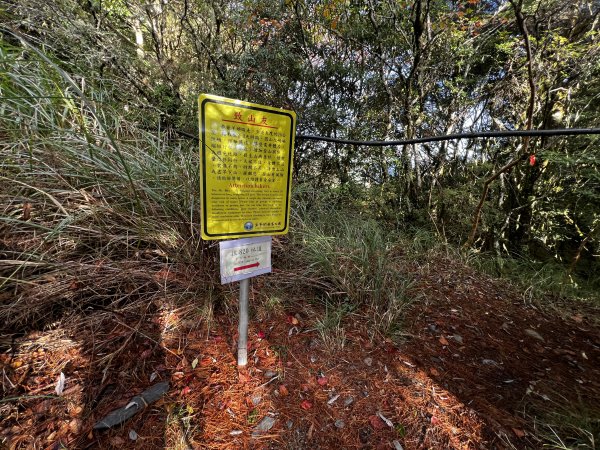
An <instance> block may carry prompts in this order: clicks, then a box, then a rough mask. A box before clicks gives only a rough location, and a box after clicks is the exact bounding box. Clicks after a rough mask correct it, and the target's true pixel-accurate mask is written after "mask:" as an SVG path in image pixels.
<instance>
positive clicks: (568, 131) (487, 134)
mask: <svg viewBox="0 0 600 450" xmlns="http://www.w3.org/2000/svg"><path fill="white" fill-rule="evenodd" d="M579 134H600V128H560V129H555V130H507V131H481V132H478V133H457V134H445V135H441V136H430V137H421V138H414V139H403V140H400V141H355V140H352V139H338V138H332V137H327V136H314V135H310V134H298V135H296V139H300V140H306V141H324V142H335V143H338V144H350V145H367V146H371V147H385V146H390V145H409V144H422V143H424V142H439V141H450V140H454V139H472V138H493V137H509V136H573V135H579Z"/></svg>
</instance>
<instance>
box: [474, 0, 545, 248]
mask: <svg viewBox="0 0 600 450" xmlns="http://www.w3.org/2000/svg"><path fill="white" fill-rule="evenodd" d="M509 1H510V4H511V5H512V7H513V9H514V10H515V17H516V22H517V26H518V27H519V31H520V32H521V34H522V35H523V41H524V44H525V53H526V55H527V79H528V82H529V104H528V106H527V116H526V120H527V122H526V125H525V129H526V130H531V129H532V127H533V112H534V107H535V97H536V92H537V91H536V86H535V78H534V75H533V56H532V52H531V42H530V41H529V32H528V31H527V24H526V23H525V16H524V15H523V11H522V7H523V0H519V1H518V3H515V0H509ZM530 139H531V137H530V136H523V145H522V147H521V150H520V151H519V153H518V155H517V156H516V157H515V158H514V159H512V160H511V161H510V162H509V163H508V164H506V165H505V166H504V167H502V168H500V170H498V171H497V172H496V173H494V174H493V175H492V176H491V177H489V178H488V179H487V180H485V183H484V185H483V192H482V193H481V198H480V199H479V203H478V204H477V208H475V215H474V217H473V226H472V228H471V233H470V234H469V238H468V239H467V242H465V244H464V247H465V248H469V247H471V246H472V245H473V242H474V241H475V236H476V234H477V227H478V226H479V221H480V219H481V210H482V209H483V205H484V203H485V198H486V197H487V195H488V193H489V191H490V185H491V184H492V183H493V182H494V181H495V180H496V179H498V177H499V176H500V175H501V174H503V173H504V172H508V171H509V170H510V169H512V168H513V167H514V166H516V165H517V164H518V163H519V161H521V160H523V158H524V157H525V156H526V155H527V152H528V150H529V141H530Z"/></svg>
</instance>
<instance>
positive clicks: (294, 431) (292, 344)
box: [0, 261, 600, 449]
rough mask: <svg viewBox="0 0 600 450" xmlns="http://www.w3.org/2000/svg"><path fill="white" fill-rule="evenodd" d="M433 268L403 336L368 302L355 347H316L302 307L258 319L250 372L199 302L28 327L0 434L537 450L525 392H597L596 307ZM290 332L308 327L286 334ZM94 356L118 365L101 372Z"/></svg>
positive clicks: (8, 359) (76, 439) (59, 439)
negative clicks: (581, 307)
mask: <svg viewBox="0 0 600 450" xmlns="http://www.w3.org/2000/svg"><path fill="white" fill-rule="evenodd" d="M428 267H429V268H430V269H428ZM428 267H427V266H426V267H421V268H419V269H418V270H417V269H415V274H416V276H417V277H418V282H417V283H415V285H414V286H413V287H412V288H411V289H412V292H411V295H413V296H417V295H420V296H422V297H424V298H426V299H427V301H425V302H420V303H416V304H415V305H414V306H413V308H412V309H411V310H409V311H408V313H407V317H406V319H405V322H404V323H405V324H406V325H405V329H404V330H403V332H404V334H405V336H407V337H406V338H404V339H403V341H401V342H398V343H396V344H390V343H381V345H379V344H377V343H373V339H372V335H371V330H370V329H369V328H368V326H367V325H366V324H365V321H364V320H361V319H360V311H357V312H356V313H355V314H353V315H352V317H350V318H348V319H347V320H346V321H345V323H344V326H345V334H346V337H347V342H346V345H345V346H344V347H343V348H342V349H341V350H339V349H338V350H337V351H336V352H335V353H332V352H329V350H328V349H327V348H326V346H324V345H317V346H314V345H311V344H312V343H313V342H315V340H316V341H317V342H319V341H318V339H319V335H318V333H317V332H316V331H315V330H314V328H311V320H314V318H317V317H319V316H320V315H321V314H322V313H323V311H322V310H320V309H319V307H318V305H315V304H308V303H307V304H305V305H302V306H301V307H300V308H301V309H298V308H299V307H298V305H295V309H293V310H288V311H283V312H281V315H277V314H272V315H271V316H270V317H269V319H268V321H266V320H263V321H262V323H260V324H252V323H251V325H250V326H251V330H250V333H249V338H250V339H249V340H250V342H249V355H252V358H249V359H250V364H249V365H248V367H247V368H246V369H244V370H238V369H237V367H236V363H235V361H236V357H235V336H236V331H237V323H236V317H235V316H233V317H232V316H231V315H227V314H216V315H215V320H214V321H213V322H211V323H210V326H209V327H208V326H207V327H206V328H203V327H200V328H199V327H198V319H197V317H196V318H195V319H194V320H188V321H186V320H185V318H186V317H187V316H188V315H189V314H190V312H191V311H193V310H195V308H196V307H195V305H193V304H190V306H189V308H188V307H187V306H185V307H184V309H182V310H173V311H172V312H169V313H168V314H165V313H164V312H163V311H164V310H161V309H160V308H155V309H150V310H149V312H148V313H146V312H143V313H142V314H148V315H147V316H145V320H144V321H143V322H140V318H139V316H136V315H134V314H129V315H125V316H124V317H121V318H119V321H116V320H113V319H112V318H111V317H112V316H111V315H107V314H106V313H105V312H95V313H92V314H91V316H93V317H94V319H93V320H94V324H93V326H92V323H91V322H90V321H82V322H81V323H80V325H78V326H77V328H75V329H77V330H79V331H78V334H77V339H73V337H74V335H72V334H69V333H68V332H66V331H64V330H65V329H62V331H61V329H60V327H57V328H55V329H54V330H48V331H43V332H35V333H31V334H29V335H26V336H24V337H22V338H19V339H18V340H17V344H18V347H17V348H18V350H17V351H16V352H14V351H7V352H5V353H3V354H2V355H0V356H1V359H0V363H1V364H2V369H3V370H4V373H5V374H6V379H7V380H10V382H9V381H3V383H4V384H3V386H4V393H5V396H6V397H15V398H18V400H14V401H6V402H4V403H3V404H1V405H0V407H1V408H2V409H1V412H2V414H3V416H4V417H5V418H6V419H5V420H4V422H3V423H2V424H1V425H0V437H1V438H2V439H4V442H6V443H8V444H9V445H12V446H13V447H14V448H26V447H33V446H40V447H41V446H42V445H44V446H49V445H55V446H56V445H59V443H61V444H62V445H64V446H69V447H73V448H75V447H85V446H90V445H92V444H94V443H95V445H96V446H104V445H113V446H120V447H128V446H131V447H133V446H135V445H138V444H137V443H138V442H143V445H144V448H157V449H159V448H165V447H171V446H173V445H174V443H175V442H176V441H178V439H179V440H183V441H187V442H189V447H191V448H194V447H199V446H202V448H208V449H225V448H248V447H250V446H251V444H250V440H251V439H253V440H254V441H255V442H256V443H257V444H256V445H258V446H259V447H261V446H264V447H265V448H289V447H293V448H324V449H326V448H357V447H365V446H367V447H374V448H396V449H398V448H401V449H417V448H423V447H429V448H456V449H469V448H474V447H479V448H493V447H499V448H502V447H505V446H506V440H508V442H510V446H512V447H514V448H517V449H524V448H536V447H539V445H540V441H539V439H537V438H536V437H535V427H534V422H533V419H532V416H530V415H528V414H527V411H525V409H524V408H523V398H524V396H525V395H526V394H525V393H526V391H528V390H529V391H530V392H531V393H530V395H529V396H527V401H528V403H527V408H529V410H528V411H529V412H530V413H531V414H539V413H543V412H545V411H548V407H549V406H548V404H549V403H550V401H549V400H545V399H551V398H552V395H553V394H554V393H556V392H560V393H561V395H562V396H563V398H564V401H565V402H571V403H575V402H576V401H577V399H579V398H587V399H597V398H600V395H599V393H600V381H599V380H600V369H599V368H598V367H597V363H596V362H597V361H598V360H600V354H599V350H598V345H597V343H598V342H600V331H599V330H598V328H597V326H595V325H594V324H593V323H589V322H588V321H587V319H586V317H587V316H586V315H585V314H579V313H577V314H574V315H573V317H575V319H569V318H565V319H563V318H560V317H556V316H552V315H550V314H543V313H542V312H540V310H539V309H536V308H533V307H527V306H526V305H523V302H521V301H519V293H517V292H514V291H513V289H512V288H511V287H510V286H507V285H506V284H503V283H501V282H498V281H496V280H492V279H489V278H487V277H485V276H482V275H478V274H474V273H473V271H471V269H469V268H466V267H460V266H458V265H456V264H454V263H453V264H449V263H448V262H447V261H434V262H433V263H431V264H430V265H429V266H428ZM434 267H446V268H447V269H445V270H444V272H443V273H441V272H440V270H433V268H434ZM176 272H177V271H170V273H176ZM261 283H262V282H257V283H256V285H255V286H256V287H255V289H256V291H255V294H256V293H260V292H261V290H260V289H263V288H264V287H263V286H261ZM309 294H310V293H309V292H307V293H304V294H303V295H309ZM236 300H237V299H236V298H234V297H232V298H231V299H230V300H229V301H230V302H231V304H235V302H236ZM144 308H145V306H144ZM144 308H142V307H141V305H140V309H139V311H145V309H144ZM311 318H313V319H311ZM65 323H66V322H65ZM255 325H256V329H252V328H253V326H255ZM259 325H260V326H259ZM290 327H292V328H293V327H296V328H297V330H298V332H297V333H292V334H289V330H290ZM533 328H535V330H534V329H533ZM261 329H268V330H269V333H268V336H264V337H263V335H262V333H260V330H261ZM132 330H133V331H132ZM135 330H138V331H139V332H137V331H135ZM519 330H520V333H519ZM526 330H531V331H535V333H536V334H538V335H539V336H540V337H541V336H543V340H541V339H539V338H538V337H537V336H534V335H533V333H531V332H529V331H526ZM252 336H254V337H253V338H252ZM446 337H448V338H446ZM148 338H151V339H152V340H149V339H148ZM442 338H443V339H442ZM92 342H96V347H94V346H92V345H91V343H92ZM98 342H100V343H101V344H100V345H98V344H97V343H98ZM157 343H160V344H159V345H157ZM440 344H441V345H440ZM92 348H93V349H94V350H93V351H92V350H91V349H92ZM116 348H119V349H120V351H119V353H118V354H114V356H113V353H111V352H114V351H115V349H116ZM273 349H277V351H276V352H275V351H274V350H273ZM41 350H43V352H41ZM149 350H151V351H149ZM141 355H143V357H141ZM102 358H104V359H102ZM109 358H112V359H109ZM365 360H366V361H368V362H372V361H377V364H366V363H365ZM99 361H102V362H103V363H106V362H110V364H109V365H108V367H109V370H108V371H106V372H104V373H106V375H107V376H106V378H105V380H104V381H102V379H103V378H104V373H103V370H102V367H103V366H101V365H100V364H99ZM188 361H191V363H190V362H188ZM104 367H106V366H104ZM267 371H273V372H276V373H277V374H280V380H279V382H278V383H277V384H273V383H271V384H268V385H266V386H265V378H264V376H263V375H262V374H264V373H266V372H267ZM56 373H63V374H64V377H65V380H66V379H68V380H69V383H68V386H64V387H63V391H62V394H63V395H62V397H61V399H57V398H53V395H54V394H57V393H58V392H57V391H55V389H57V388H58V383H57V379H56ZM323 373H327V376H326V377H324V376H322V374H323ZM323 378H325V380H323ZM150 379H152V381H151V382H150V383H148V380H150ZM141 380H146V382H145V383H144V382H143V381H141ZM156 380H163V381H169V382H170V389H169V391H168V393H167V394H166V395H165V396H164V397H163V398H161V399H160V400H158V401H157V402H156V403H155V404H154V405H153V407H152V408H143V410H142V411H140V412H139V414H136V415H135V416H134V417H133V418H131V419H130V420H129V422H128V425H127V428H126V429H124V428H123V427H115V429H109V430H105V431H93V432H91V431H90V430H91V427H92V425H93V424H94V423H95V422H97V421H98V420H100V419H101V418H102V417H104V416H105V415H106V414H108V413H109V412H110V411H112V410H114V409H115V408H123V407H126V406H127V404H128V403H130V401H129V399H131V398H132V397H135V396H136V395H140V394H141V393H142V392H144V390H146V389H148V388H149V387H150V385H151V384H152V382H155V381H156ZM572 380H578V381H577V383H574V382H573V381H572ZM58 381H60V378H59V380H58ZM324 381H325V382H324ZM283 383H285V384H283ZM257 395H259V396H260V399H261V400H260V402H258V404H255V402H253V399H254V398H256V396H257ZM35 396H40V397H39V398H37V397H35ZM333 399H335V400H333ZM337 399H341V400H340V401H336V400H337ZM592 406H593V405H592ZM132 409H133V407H132ZM524 412H525V413H524ZM17 417H18V418H19V419H18V420H17ZM168 417H175V418H177V419H176V420H168ZM119 428H120V429H119ZM128 430H132V431H133V430H135V431H134V432H135V433H136V436H137V438H136V440H131V435H130V434H129V432H128ZM257 431H258V432H257ZM261 448H262V447H261Z"/></svg>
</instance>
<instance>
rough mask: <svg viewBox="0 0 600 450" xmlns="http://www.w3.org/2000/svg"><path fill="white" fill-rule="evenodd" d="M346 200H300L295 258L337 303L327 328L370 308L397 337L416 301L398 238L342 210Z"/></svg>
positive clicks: (379, 323)
mask: <svg viewBox="0 0 600 450" xmlns="http://www.w3.org/2000/svg"><path fill="white" fill-rule="evenodd" d="M300 191H301V192H302V188H300ZM301 192H300V193H301ZM344 198H345V196H343V194H342V196H341V197H337V196H327V195H323V196H320V195H317V196H313V197H311V198H310V201H307V200H306V199H305V200H304V201H302V200H300V199H298V202H297V203H299V205H298V207H297V209H296V211H295V216H294V233H293V235H292V236H293V241H292V245H293V246H294V248H295V249H296V252H297V253H296V254H294V256H293V258H294V259H295V260H299V261H303V262H304V264H303V267H305V270H304V273H303V276H304V277H306V278H308V279H312V280H315V283H314V284H315V285H321V286H323V287H325V288H326V289H325V295H326V298H327V299H328V300H327V302H328V305H334V306H333V308H334V312H333V313H332V315H331V317H329V318H327V317H326V318H324V319H323V328H328V327H327V326H325V325H327V324H328V323H329V322H330V321H331V320H333V321H334V322H335V324H339V323H340V321H341V318H342V316H343V314H342V313H341V312H340V311H348V310H353V309H355V308H361V307H365V306H368V308H367V310H368V311H369V312H370V314H372V315H371V317H369V320H370V321H371V322H372V323H373V324H374V325H375V326H376V329H377V330H378V331H379V332H382V333H384V334H386V335H392V336H393V335H394V334H395V333H396V332H398V331H399V320H400V317H401V313H402V311H403V310H404V309H405V308H406V306H408V304H409V303H410V302H411V298H410V295H409V294H408V289H409V287H410V283H411V280H410V278H409V277H408V275H407V274H406V273H405V272H404V271H403V270H402V267H401V265H400V260H399V259H398V257H397V253H396V252H397V251H398V248H397V246H398V245H399V244H398V240H397V235H395V234H394V233H391V232H389V231H387V230H384V229H383V228H382V227H381V225H379V224H378V223H377V222H376V221H375V220H373V219H372V218H368V217H361V216H360V215H358V214H357V213H356V211H353V210H352V209H351V208H347V207H344V206H342V205H343V204H344V203H345V202H347V200H344ZM329 299H330V300H329ZM335 305H337V306H335ZM336 308H337V309H336ZM330 319H331V320H330ZM330 325H331V324H330ZM336 326H337V325H336Z"/></svg>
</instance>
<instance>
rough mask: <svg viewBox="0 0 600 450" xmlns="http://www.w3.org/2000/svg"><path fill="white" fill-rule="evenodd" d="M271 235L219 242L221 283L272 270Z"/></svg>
mask: <svg viewBox="0 0 600 450" xmlns="http://www.w3.org/2000/svg"><path fill="white" fill-rule="evenodd" d="M271 241H272V237H271V236H261V237H255V238H245V239H235V240H233V241H221V242H219V250H220V254H221V255H220V256H221V284H226V283H231V282H233V281H239V280H243V279H245V278H250V277H255V276H257V275H261V274H263V273H269V272H271Z"/></svg>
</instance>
